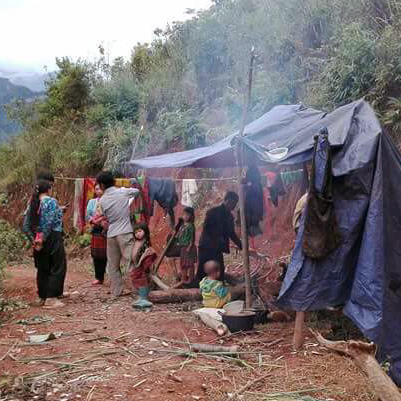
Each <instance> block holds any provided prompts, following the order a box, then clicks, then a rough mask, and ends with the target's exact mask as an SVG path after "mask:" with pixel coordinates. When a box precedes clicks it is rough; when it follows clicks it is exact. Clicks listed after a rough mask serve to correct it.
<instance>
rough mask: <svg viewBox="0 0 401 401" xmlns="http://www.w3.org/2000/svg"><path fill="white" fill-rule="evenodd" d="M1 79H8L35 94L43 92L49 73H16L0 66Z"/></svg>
mask: <svg viewBox="0 0 401 401" xmlns="http://www.w3.org/2000/svg"><path fill="white" fill-rule="evenodd" d="M0 77H1V78H7V79H8V80H9V81H10V82H11V83H13V84H14V85H22V86H25V87H26V88H28V89H30V90H32V91H34V92H43V91H44V90H45V82H46V80H47V79H48V78H49V73H41V72H36V71H14V70H12V69H9V68H6V67H2V66H0Z"/></svg>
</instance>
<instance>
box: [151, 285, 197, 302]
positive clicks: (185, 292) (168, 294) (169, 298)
mask: <svg viewBox="0 0 401 401" xmlns="http://www.w3.org/2000/svg"><path fill="white" fill-rule="evenodd" d="M149 300H150V302H153V303H155V304H170V303H180V302H198V301H201V300H202V296H201V294H200V292H199V288H188V289H170V290H160V291H151V292H150V293H149Z"/></svg>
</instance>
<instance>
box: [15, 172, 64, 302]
mask: <svg viewBox="0 0 401 401" xmlns="http://www.w3.org/2000/svg"><path fill="white" fill-rule="evenodd" d="M51 190H52V188H51V183H50V182H49V181H48V180H45V179H41V180H39V181H38V182H37V184H36V186H35V191H34V193H33V195H32V197H31V201H30V204H29V208H28V211H27V213H26V214H25V216H24V227H23V230H24V232H25V233H26V234H27V235H28V237H29V239H30V240H31V242H32V245H33V249H34V253H33V255H34V261H35V267H36V269H37V285H38V295H39V300H38V301H37V302H35V303H33V306H43V305H44V304H45V302H46V300H47V299H48V298H53V297H61V296H62V295H63V290H64V280H65V276H66V271H67V262H66V255H65V250H64V240H63V212H62V210H61V209H60V207H59V205H58V203H57V201H56V199H54V198H52V197H51Z"/></svg>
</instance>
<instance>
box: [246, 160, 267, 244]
mask: <svg viewBox="0 0 401 401" xmlns="http://www.w3.org/2000/svg"><path fill="white" fill-rule="evenodd" d="M263 206H264V203H263V186H262V178H261V176H260V173H259V170H258V168H257V167H256V166H250V167H249V168H248V171H247V173H246V177H245V218H246V227H247V232H248V235H249V236H250V237H255V236H256V235H260V234H262V233H263V231H262V230H261V228H260V226H259V223H260V222H261V221H262V220H263V216H264V207H263Z"/></svg>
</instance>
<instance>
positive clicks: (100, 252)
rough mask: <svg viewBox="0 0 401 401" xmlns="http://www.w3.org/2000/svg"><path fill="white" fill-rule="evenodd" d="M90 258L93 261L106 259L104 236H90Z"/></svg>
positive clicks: (96, 234)
mask: <svg viewBox="0 0 401 401" xmlns="http://www.w3.org/2000/svg"><path fill="white" fill-rule="evenodd" d="M91 256H92V258H93V259H107V237H106V236H105V235H104V234H101V233H99V234H98V233H93V234H92V239H91Z"/></svg>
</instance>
